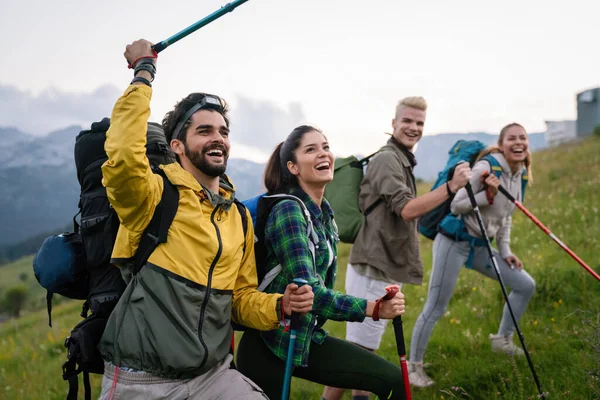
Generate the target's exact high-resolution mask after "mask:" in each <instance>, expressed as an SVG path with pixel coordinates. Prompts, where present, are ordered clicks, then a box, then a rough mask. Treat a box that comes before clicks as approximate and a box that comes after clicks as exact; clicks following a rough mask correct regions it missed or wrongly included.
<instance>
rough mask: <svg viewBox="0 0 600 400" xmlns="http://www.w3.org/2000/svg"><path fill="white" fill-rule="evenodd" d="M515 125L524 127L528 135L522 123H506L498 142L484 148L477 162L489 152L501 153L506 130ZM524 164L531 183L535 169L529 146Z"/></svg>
mask: <svg viewBox="0 0 600 400" xmlns="http://www.w3.org/2000/svg"><path fill="white" fill-rule="evenodd" d="M515 126H516V127H519V128H521V129H523V130H524V131H525V134H526V135H528V134H527V131H526V130H525V128H524V127H523V125H521V124H517V123H516V122H513V123H510V124H508V125H506V126H505V127H504V128H502V130H501V131H500V136H498V143H497V144H495V145H492V146H489V147H487V148H485V149H483V150H482V151H481V152H480V153H479V155H478V156H477V159H476V160H475V162H477V161H479V160H481V159H482V158H483V157H485V156H487V155H488V154H492V153H500V145H501V144H502V141H503V140H504V137H505V136H506V132H507V131H508V130H509V129H510V128H513V127H515ZM528 136H529V135H528ZM524 164H525V169H526V170H527V180H528V181H529V183H532V182H533V171H532V169H531V152H530V151H529V148H528V149H527V156H526V157H525V161H524Z"/></svg>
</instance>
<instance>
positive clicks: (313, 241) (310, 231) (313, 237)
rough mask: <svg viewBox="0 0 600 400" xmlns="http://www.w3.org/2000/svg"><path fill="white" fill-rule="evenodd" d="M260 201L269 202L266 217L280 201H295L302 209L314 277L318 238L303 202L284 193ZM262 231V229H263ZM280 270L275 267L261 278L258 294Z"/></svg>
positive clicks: (265, 197)
mask: <svg viewBox="0 0 600 400" xmlns="http://www.w3.org/2000/svg"><path fill="white" fill-rule="evenodd" d="M261 200H263V201H268V202H269V210H268V213H267V215H268V214H269V213H270V212H271V209H272V208H273V206H274V205H275V204H277V203H279V202H280V201H282V200H292V201H295V202H296V203H297V204H298V205H299V206H300V208H301V209H302V214H303V215H304V219H305V220H306V225H307V227H306V236H307V237H308V239H309V240H308V250H309V251H310V254H311V257H312V260H313V268H315V271H314V272H315V275H316V265H315V257H316V246H317V245H318V243H319V237H318V236H317V233H316V232H315V230H314V226H313V223H312V219H311V217H310V212H309V211H308V208H306V205H305V204H304V202H303V201H302V200H301V199H300V198H298V197H296V196H293V195H291V194H285V193H281V194H273V195H267V196H264V197H263V198H262V199H261ZM257 225H258V224H257ZM260 229H261V228H260V227H257V230H260ZM262 229H264V227H263V228H262ZM263 239H264V238H263ZM257 254H258V253H257ZM281 269H282V268H281V265H276V266H275V267H274V268H273V269H271V270H270V271H268V272H267V273H266V274H265V276H264V277H263V279H262V281H261V282H259V285H258V289H257V290H258V291H260V292H262V291H264V290H265V288H266V287H267V286H268V285H269V284H270V283H271V282H272V281H273V279H275V277H276V276H277V275H279V273H280V272H281Z"/></svg>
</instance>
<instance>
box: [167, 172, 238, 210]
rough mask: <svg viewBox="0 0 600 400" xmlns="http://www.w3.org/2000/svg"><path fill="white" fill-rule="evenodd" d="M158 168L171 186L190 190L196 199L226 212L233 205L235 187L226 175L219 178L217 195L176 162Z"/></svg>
mask: <svg viewBox="0 0 600 400" xmlns="http://www.w3.org/2000/svg"><path fill="white" fill-rule="evenodd" d="M160 167H161V168H162V169H163V170H164V171H165V173H166V174H167V177H168V178H169V180H170V181H171V183H172V184H174V185H176V186H183V187H185V188H188V189H192V190H193V191H194V193H196V195H197V196H198V197H200V198H202V199H208V200H209V201H210V202H211V204H212V205H213V206H214V207H218V206H220V207H222V208H223V209H224V210H225V211H227V210H229V208H230V207H231V205H232V204H233V200H234V199H235V186H234V185H233V184H232V183H231V181H230V180H229V177H228V176H227V175H225V174H223V175H221V177H220V178H219V193H213V192H212V191H211V190H209V189H208V188H206V187H204V186H203V185H201V184H200V183H199V182H198V181H197V180H196V178H194V176H193V175H192V174H191V173H189V172H188V171H186V170H185V169H183V167H182V166H181V165H180V164H179V163H177V162H174V163H171V164H168V165H161V166H160Z"/></svg>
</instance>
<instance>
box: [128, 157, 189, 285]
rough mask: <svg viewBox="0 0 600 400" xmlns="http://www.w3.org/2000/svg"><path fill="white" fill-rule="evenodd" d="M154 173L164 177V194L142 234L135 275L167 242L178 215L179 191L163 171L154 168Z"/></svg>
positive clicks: (135, 257) (136, 258) (136, 256)
mask: <svg viewBox="0 0 600 400" xmlns="http://www.w3.org/2000/svg"><path fill="white" fill-rule="evenodd" d="M152 171H153V172H154V173H155V174H158V175H160V176H161V177H162V179H163V183H164V184H163V192H162V197H161V199H160V203H158V205H157V206H156V209H155V210H154V215H153V216H152V219H151V220H150V223H149V224H148V227H147V228H146V230H145V231H144V233H143V234H142V238H141V239H140V244H139V246H138V249H137V251H136V253H135V256H134V261H135V265H134V270H133V274H134V275H135V274H137V273H138V272H139V271H140V270H141V269H142V267H143V266H144V264H146V262H147V261H148V258H149V257H150V255H151V254H152V252H154V250H155V249H156V247H158V245H159V244H161V243H166V242H167V235H168V233H169V227H170V226H171V223H172V222H173V220H174V219H175V214H177V208H178V206H179V190H177V188H176V187H175V185H173V184H172V183H171V181H170V180H169V178H167V176H166V174H165V172H164V171H163V170H162V169H160V168H158V167H153V168H152Z"/></svg>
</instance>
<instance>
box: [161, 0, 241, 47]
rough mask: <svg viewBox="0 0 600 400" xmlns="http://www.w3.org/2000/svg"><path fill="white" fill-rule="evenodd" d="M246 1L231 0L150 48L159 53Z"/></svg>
mask: <svg viewBox="0 0 600 400" xmlns="http://www.w3.org/2000/svg"><path fill="white" fill-rule="evenodd" d="M247 1H248V0H236V1H232V2H231V3H227V4H225V5H224V6H223V7H221V8H220V9H218V10H217V11H215V12H213V13H212V14H210V15H208V16H206V17H204V18H202V19H201V20H200V21H198V22H196V23H194V24H192V25H190V26H188V27H187V28H185V29H184V30H182V31H181V32H178V33H176V34H174V35H173V36H171V37H170V38H168V39H166V40H163V41H162V42H159V43H157V44H155V45H154V46H152V50H154V51H155V52H156V53H160V52H161V51H163V50H164V49H166V48H167V47H169V46H170V45H172V44H173V43H175V42H178V41H179V40H181V39H183V38H184V37H186V36H187V35H189V34H191V33H194V32H196V31H197V30H198V29H200V28H202V27H203V26H206V25H208V24H210V23H211V22H213V21H214V20H216V19H218V18H220V17H222V16H223V15H225V14H227V13H228V12H232V11H233V10H234V9H235V8H236V7H238V6H241V5H242V4H244V3H245V2H247Z"/></svg>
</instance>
